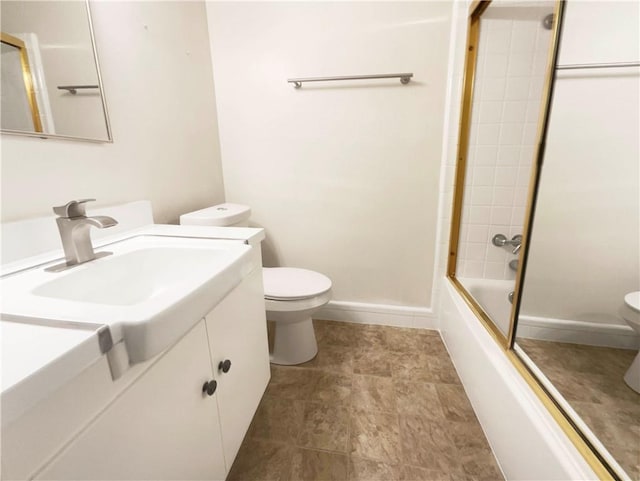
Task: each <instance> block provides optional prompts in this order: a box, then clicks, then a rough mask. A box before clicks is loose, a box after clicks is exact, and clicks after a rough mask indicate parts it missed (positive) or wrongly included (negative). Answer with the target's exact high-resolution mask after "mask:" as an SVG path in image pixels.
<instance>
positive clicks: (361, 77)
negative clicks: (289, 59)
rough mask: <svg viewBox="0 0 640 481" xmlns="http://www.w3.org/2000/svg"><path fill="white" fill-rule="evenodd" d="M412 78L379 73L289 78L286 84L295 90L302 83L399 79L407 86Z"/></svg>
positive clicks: (398, 74)
mask: <svg viewBox="0 0 640 481" xmlns="http://www.w3.org/2000/svg"><path fill="white" fill-rule="evenodd" d="M411 77H413V74H412V73H381V74H372V75H345V76H341V77H309V78H290V79H287V82H289V83H292V84H293V85H294V86H295V88H297V89H299V88H300V87H302V84H303V82H331V81H333V80H368V79H379V78H399V79H400V83H402V84H408V83H409V81H410V80H411Z"/></svg>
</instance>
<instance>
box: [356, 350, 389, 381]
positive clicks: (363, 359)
mask: <svg viewBox="0 0 640 481" xmlns="http://www.w3.org/2000/svg"><path fill="white" fill-rule="evenodd" d="M395 357H396V355H395V354H394V353H392V352H389V351H382V350H377V351H376V350H373V351H370V350H361V351H358V352H356V353H355V355H354V358H353V372H354V373H355V374H369V375H371V376H385V377H390V376H391V366H392V363H393V362H394V358H395Z"/></svg>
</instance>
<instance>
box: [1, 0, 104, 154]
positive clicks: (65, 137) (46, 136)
mask: <svg viewBox="0 0 640 481" xmlns="http://www.w3.org/2000/svg"><path fill="white" fill-rule="evenodd" d="M79 3H80V2H79ZM81 3H83V4H84V6H85V8H86V11H87V24H88V28H89V37H90V39H91V50H92V52H93V58H94V60H95V64H96V74H97V76H98V86H99V90H100V99H101V104H102V112H103V114H104V123H105V130H106V138H104V139H91V138H86V137H76V136H73V135H60V134H48V133H46V132H42V122H41V120H40V116H39V114H38V124H39V125H40V131H34V132H28V131H25V130H12V129H2V128H0V133H2V134H7V135H18V136H23V137H38V138H40V139H61V140H79V141H82V142H92V143H97V144H105V143H107V144H110V143H113V135H112V131H111V124H110V122H109V111H108V109H107V98H106V95H105V92H104V85H103V84H102V75H101V73H100V61H99V59H98V50H97V48H96V39H95V35H94V32H93V20H92V19H91V5H90V3H89V0H84V1H83V2H81ZM5 35H6V36H7V37H11V36H10V35H7V34H5V33H2V42H3V43H5V42H4V38H5ZM11 38H14V39H15V37H11ZM15 40H18V41H19V42H20V43H21V44H22V45H23V49H24V42H22V41H21V40H19V39H15ZM23 51H24V53H25V58H28V57H26V49H24V50H23ZM25 72H28V75H29V78H28V80H27V79H26V78H25V85H26V84H27V81H28V82H29V84H30V85H31V90H30V91H31V95H33V102H34V104H31V97H30V99H29V103H30V105H35V108H36V109H37V102H36V98H35V91H34V90H33V80H32V79H33V77H32V75H31V70H30V68H29V63H28V61H27V64H26V69H25V65H24V64H23V74H24V75H25V76H26V74H25ZM33 112H34V109H33V107H32V115H33ZM34 124H35V122H34Z"/></svg>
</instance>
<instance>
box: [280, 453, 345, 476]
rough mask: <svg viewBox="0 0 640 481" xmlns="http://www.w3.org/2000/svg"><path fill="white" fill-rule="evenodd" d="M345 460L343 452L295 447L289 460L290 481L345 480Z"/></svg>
mask: <svg viewBox="0 0 640 481" xmlns="http://www.w3.org/2000/svg"><path fill="white" fill-rule="evenodd" d="M347 462H348V459H347V456H346V455H345V454H336V453H327V452H325V451H316V450H312V449H297V450H296V451H295V454H294V455H293V459H292V462H291V463H292V466H291V481H345V480H346V479H347V472H348V465H347Z"/></svg>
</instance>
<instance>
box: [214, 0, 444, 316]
mask: <svg viewBox="0 0 640 481" xmlns="http://www.w3.org/2000/svg"><path fill="white" fill-rule="evenodd" d="M451 8H452V4H451V3H448V2H372V3H369V2H317V3H314V2H300V3H295V2H290V3H285V2H269V3H243V2H237V3H234V2H209V3H208V14H209V24H210V31H211V41H212V55H213V63H214V65H215V66H216V69H215V72H214V76H215V82H216V90H217V105H218V115H219V118H220V138H221V148H222V155H223V168H224V181H225V188H226V192H227V200H228V201H230V202H238V203H246V204H249V205H251V207H252V209H253V216H252V219H253V221H254V223H256V224H258V225H261V226H264V227H265V228H266V231H267V244H266V249H265V263H266V264H267V265H283V266H298V267H304V268H309V269H314V270H317V271H320V272H323V273H325V274H327V275H328V276H329V277H331V279H332V280H333V283H334V299H335V300H336V301H348V302H363V303H371V304H387V305H396V306H397V305H404V306H414V307H429V306H430V305H431V290H432V278H433V270H434V260H435V259H434V258H435V241H436V238H435V236H436V222H437V207H438V181H439V173H440V159H441V148H442V135H443V115H444V100H445V93H446V85H447V62H448V44H449V31H450V22H451V18H450V16H451ZM390 72H413V73H414V74H415V77H414V80H412V81H411V83H410V84H409V85H406V86H403V85H401V84H400V82H399V81H398V80H385V81H360V82H349V83H323V84H305V85H304V86H303V87H302V88H301V89H298V90H296V89H294V88H293V86H292V85H291V84H288V83H287V82H286V79H287V78H288V77H312V76H330V75H349V74H352V75H353V74H356V75H357V74H370V73H390Z"/></svg>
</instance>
